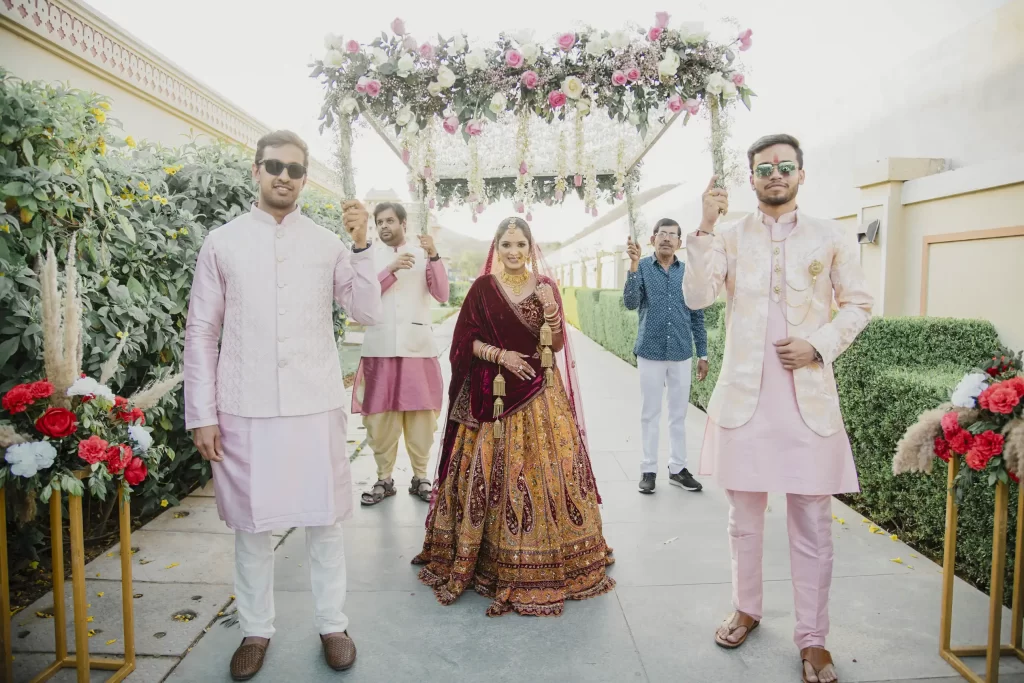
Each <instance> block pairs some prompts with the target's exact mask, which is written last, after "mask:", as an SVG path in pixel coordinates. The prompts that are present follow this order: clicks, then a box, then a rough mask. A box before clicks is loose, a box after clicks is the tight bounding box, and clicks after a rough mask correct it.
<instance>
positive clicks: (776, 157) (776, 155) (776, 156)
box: [772, 152, 779, 164]
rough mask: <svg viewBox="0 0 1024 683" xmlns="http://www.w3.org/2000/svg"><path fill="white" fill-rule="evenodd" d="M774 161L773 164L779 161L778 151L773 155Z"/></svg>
mask: <svg viewBox="0 0 1024 683" xmlns="http://www.w3.org/2000/svg"><path fill="white" fill-rule="evenodd" d="M772 163H773V164H777V163H779V154H778V152H776V153H775V156H773V157H772Z"/></svg>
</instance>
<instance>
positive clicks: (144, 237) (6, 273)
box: [0, 70, 347, 511]
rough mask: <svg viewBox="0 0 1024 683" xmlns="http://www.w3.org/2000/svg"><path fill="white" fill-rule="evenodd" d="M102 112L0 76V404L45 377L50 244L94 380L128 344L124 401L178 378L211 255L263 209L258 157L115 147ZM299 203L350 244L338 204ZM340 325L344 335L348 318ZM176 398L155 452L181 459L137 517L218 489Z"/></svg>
mask: <svg viewBox="0 0 1024 683" xmlns="http://www.w3.org/2000/svg"><path fill="white" fill-rule="evenodd" d="M103 102H104V100H103V98H102V97H100V96H98V95H96V94H94V93H85V92H82V91H77V90H70V89H66V88H63V87H62V86H55V85H46V84H42V83H27V82H23V81H20V80H17V79H14V78H11V77H9V76H8V75H7V74H6V73H5V72H3V70H0V320H2V327H0V392H2V391H5V390H7V389H8V388H10V387H11V386H12V385H14V384H16V383H18V382H19V381H23V380H31V379H38V378H40V377H42V375H43V369H42V358H41V356H42V350H41V349H42V331H41V326H40V321H41V310H40V305H39V301H38V282H37V280H36V277H35V274H34V272H33V269H34V268H35V267H36V265H37V262H38V259H39V257H40V255H41V254H43V253H45V250H46V247H47V244H53V245H54V246H55V248H56V250H57V253H58V255H59V258H60V260H61V261H63V260H64V258H66V252H67V245H68V241H69V238H70V236H71V234H72V233H75V234H76V238H77V251H76V254H75V257H76V259H77V267H78V270H79V274H80V287H81V295H82V301H83V309H84V310H83V337H84V348H85V349H86V350H87V351H88V354H89V355H87V356H86V357H84V358H83V370H84V371H85V372H86V373H88V374H90V375H91V376H94V377H95V376H98V374H99V370H100V366H101V365H102V364H103V362H104V361H105V360H106V359H107V358H108V357H109V355H110V353H111V352H112V351H113V349H114V347H115V346H116V345H117V344H118V341H119V334H120V335H125V336H127V338H128V341H127V344H126V347H125V350H124V353H123V355H122V356H121V368H120V370H119V371H118V372H117V373H116V374H115V376H114V379H113V380H112V381H111V383H110V384H111V388H112V389H114V390H115V391H116V392H117V393H118V394H121V395H124V396H128V395H130V394H131V393H133V392H134V391H135V390H137V389H138V388H140V387H141V386H142V385H144V384H146V383H147V382H149V381H150V380H152V379H154V378H156V377H163V376H166V375H167V374H170V373H173V372H175V371H176V370H177V369H179V368H180V367H181V362H182V353H183V346H184V327H185V319H186V315H187V306H188V296H189V290H190V287H191V282H192V273H193V270H194V267H195V261H196V257H197V255H198V251H199V248H200V246H201V245H202V241H203V239H204V238H205V236H206V234H207V232H208V231H209V230H210V229H213V228H215V227H217V226H219V225H222V224H223V223H225V222H227V221H229V220H231V219H232V218H234V217H236V216H238V215H240V214H242V213H244V212H246V211H248V210H249V207H250V205H251V204H252V202H253V201H254V199H255V196H256V195H255V188H254V185H253V183H252V180H251V170H250V169H251V165H252V153H251V152H249V151H247V150H244V149H242V148H239V147H234V146H228V145H224V144H212V145H200V144H197V143H196V142H189V143H187V144H185V145H184V146H182V147H180V148H177V149H169V148H164V147H160V146H156V145H149V144H136V143H135V141H134V140H132V139H131V138H129V139H128V140H126V141H121V140H115V138H114V137H113V136H112V135H110V134H109V132H108V126H109V125H110V123H111V121H110V120H108V119H107V108H106V107H105V105H104V104H103ZM302 202H303V207H304V210H305V211H306V213H307V215H310V216H311V217H313V219H314V220H316V221H317V222H318V223H320V224H322V225H324V226H325V227H328V228H330V229H332V230H333V231H335V232H336V233H337V234H338V235H339V237H341V238H343V239H346V240H347V235H346V234H345V231H344V229H343V228H342V223H341V212H340V209H339V208H338V207H337V200H335V199H333V198H331V197H328V196H326V195H324V194H323V193H322V192H318V191H314V190H309V191H307V192H305V193H304V195H303V198H302ZM337 322H338V329H339V330H343V329H344V325H343V323H344V319H343V317H341V316H340V315H339V317H338V321H337ZM180 396H181V394H180V393H179V392H175V393H173V394H171V395H170V396H168V397H167V398H166V399H165V400H164V401H163V402H162V403H161V405H160V406H158V407H157V408H155V409H153V410H151V411H148V414H147V417H148V424H149V425H150V426H151V427H153V428H154V432H153V437H154V439H155V440H156V442H157V443H159V444H164V445H167V446H168V447H170V448H171V449H172V451H174V452H175V453H176V457H175V458H174V459H173V460H172V461H171V462H168V463H164V464H165V467H163V468H162V469H161V471H160V472H154V473H152V474H153V476H151V477H149V478H147V481H146V483H145V484H144V485H143V486H142V487H141V488H142V491H141V504H140V506H139V508H137V509H141V510H142V511H145V510H147V509H152V508H153V507H154V506H156V505H159V504H160V501H162V500H165V499H166V500H168V501H169V502H170V503H172V504H173V503H176V502H177V499H178V498H179V497H180V496H181V495H183V494H184V493H185V492H187V491H188V490H189V489H190V488H191V487H192V486H194V485H195V484H196V483H199V482H203V481H205V480H206V479H208V477H209V466H208V465H207V464H206V463H205V462H204V461H202V459H201V458H199V457H198V455H197V454H196V453H195V450H194V448H193V446H192V444H191V439H190V438H189V436H188V434H187V433H186V432H185V429H184V422H183V416H182V406H181V400H180Z"/></svg>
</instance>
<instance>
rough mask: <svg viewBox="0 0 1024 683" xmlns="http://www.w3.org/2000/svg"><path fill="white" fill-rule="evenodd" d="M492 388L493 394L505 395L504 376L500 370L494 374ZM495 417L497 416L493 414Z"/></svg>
mask: <svg viewBox="0 0 1024 683" xmlns="http://www.w3.org/2000/svg"><path fill="white" fill-rule="evenodd" d="M493 389H494V392H493V393H494V395H495V396H504V395H505V376H504V375H502V374H501V373H500V372H499V373H498V374H497V375H495V376H494V385H493ZM495 417H497V416H495Z"/></svg>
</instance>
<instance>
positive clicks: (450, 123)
mask: <svg viewBox="0 0 1024 683" xmlns="http://www.w3.org/2000/svg"><path fill="white" fill-rule="evenodd" d="M458 130H459V117H458V116H449V117H448V118H446V119H445V120H444V131H445V132H446V133H449V134H451V135H454V134H455V133H456V132H458ZM406 154H408V150H406V151H404V152H402V158H403V159H405V155H406ZM406 163H408V162H406Z"/></svg>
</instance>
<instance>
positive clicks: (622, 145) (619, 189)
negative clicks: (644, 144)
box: [615, 137, 626, 200]
mask: <svg viewBox="0 0 1024 683" xmlns="http://www.w3.org/2000/svg"><path fill="white" fill-rule="evenodd" d="M625 187H626V139H625V138H624V137H619V147H618V150H617V151H616V158H615V198H616V199H618V200H622V197H623V192H624V191H625Z"/></svg>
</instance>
